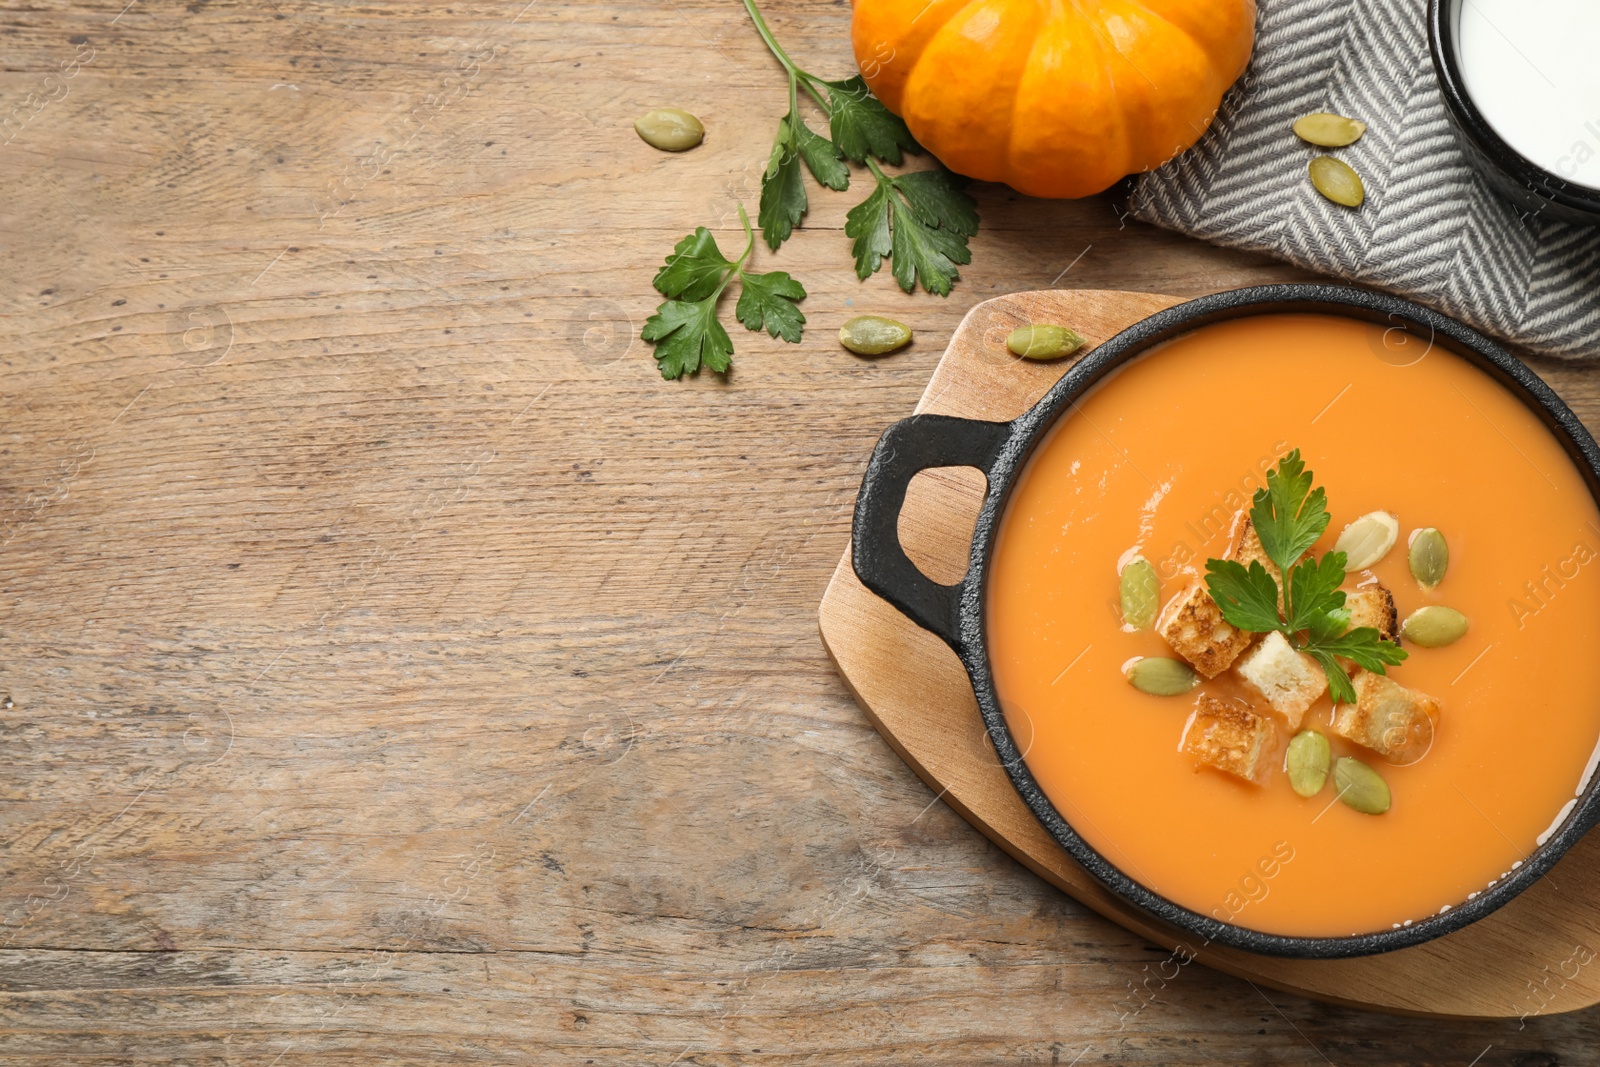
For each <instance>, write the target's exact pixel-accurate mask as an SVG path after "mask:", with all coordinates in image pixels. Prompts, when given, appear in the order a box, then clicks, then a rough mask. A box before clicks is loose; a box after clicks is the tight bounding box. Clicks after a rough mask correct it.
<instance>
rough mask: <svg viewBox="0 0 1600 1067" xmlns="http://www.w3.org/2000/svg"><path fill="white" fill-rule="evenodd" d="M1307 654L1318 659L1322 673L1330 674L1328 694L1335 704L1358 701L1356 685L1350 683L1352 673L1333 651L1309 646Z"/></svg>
mask: <svg viewBox="0 0 1600 1067" xmlns="http://www.w3.org/2000/svg"><path fill="white" fill-rule="evenodd" d="M1306 655H1308V656H1310V657H1311V658H1312V659H1314V660H1316V661H1317V663H1318V665H1320V666H1321V667H1322V673H1323V674H1325V675H1327V676H1328V695H1329V696H1331V697H1332V698H1333V702H1334V703H1335V704H1354V703H1355V702H1356V687H1355V686H1353V685H1351V684H1350V675H1348V674H1346V673H1345V669H1344V664H1342V663H1340V662H1339V661H1338V659H1336V658H1335V657H1334V655H1333V653H1332V652H1329V651H1328V650H1327V649H1323V648H1308V649H1306ZM1380 673H1381V672H1380Z"/></svg>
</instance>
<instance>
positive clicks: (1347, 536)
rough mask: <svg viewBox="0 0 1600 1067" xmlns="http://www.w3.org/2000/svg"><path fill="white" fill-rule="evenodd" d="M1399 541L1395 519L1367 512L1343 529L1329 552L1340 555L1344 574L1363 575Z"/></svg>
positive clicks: (1398, 530)
mask: <svg viewBox="0 0 1600 1067" xmlns="http://www.w3.org/2000/svg"><path fill="white" fill-rule="evenodd" d="M1399 537H1400V520H1399V519H1397V518H1395V517H1394V516H1393V515H1391V514H1389V513H1388V512H1387V511H1371V512H1368V513H1367V514H1365V515H1363V516H1361V517H1360V518H1359V519H1357V520H1356V521H1355V522H1352V523H1351V524H1350V525H1349V526H1346V527H1345V528H1344V532H1343V533H1341V534H1340V535H1339V540H1337V541H1335V542H1334V543H1333V550H1334V551H1335V552H1343V553H1344V569H1345V570H1346V571H1364V570H1366V569H1367V568H1368V567H1370V566H1372V565H1373V564H1374V563H1377V562H1378V561H1379V560H1380V559H1382V558H1383V557H1384V556H1387V555H1388V554H1389V550H1390V549H1391V548H1393V547H1394V543H1395V541H1397V540H1398V539H1399Z"/></svg>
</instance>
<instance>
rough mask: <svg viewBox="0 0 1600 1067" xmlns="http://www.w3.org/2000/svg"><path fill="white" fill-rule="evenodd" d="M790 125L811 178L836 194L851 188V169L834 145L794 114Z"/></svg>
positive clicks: (790, 116) (790, 118) (790, 117)
mask: <svg viewBox="0 0 1600 1067" xmlns="http://www.w3.org/2000/svg"><path fill="white" fill-rule="evenodd" d="M789 125H790V128H792V129H793V130H794V131H795V147H796V148H798V149H799V150H800V158H801V159H804V160H805V161H806V168H807V169H808V170H810V171H811V176H812V177H813V178H815V179H817V181H819V182H821V183H822V184H823V185H826V186H827V187H828V188H829V189H832V190H833V191H834V192H836V193H837V192H843V191H844V190H845V189H848V188H850V168H849V167H847V166H845V165H844V161H843V160H842V159H841V158H840V156H839V149H838V148H837V147H835V146H834V143H833V142H832V141H830V140H828V139H827V138H826V137H824V136H822V134H820V133H817V132H816V131H815V130H813V129H812V128H811V127H810V126H807V125H806V124H805V123H804V122H801V121H800V117H799V116H798V115H795V114H793V113H791V114H790V115H789Z"/></svg>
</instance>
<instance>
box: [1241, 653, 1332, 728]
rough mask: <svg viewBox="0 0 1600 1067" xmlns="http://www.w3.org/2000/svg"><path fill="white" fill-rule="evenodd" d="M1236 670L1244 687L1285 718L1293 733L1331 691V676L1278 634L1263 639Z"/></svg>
mask: <svg viewBox="0 0 1600 1067" xmlns="http://www.w3.org/2000/svg"><path fill="white" fill-rule="evenodd" d="M1236 669H1237V670H1238V672H1239V677H1241V678H1243V679H1244V682H1245V684H1246V685H1248V686H1249V687H1250V688H1251V689H1253V690H1255V691H1256V692H1257V693H1260V694H1261V697H1262V699H1264V700H1265V701H1266V702H1267V703H1268V704H1270V705H1272V710H1273V711H1275V712H1277V713H1278V714H1279V715H1282V716H1283V717H1284V720H1285V721H1286V722H1288V724H1289V729H1291V730H1298V729H1299V728H1300V720H1302V719H1304V718H1305V716H1306V709H1307V708H1309V707H1311V705H1312V704H1315V703H1316V702H1317V698H1318V697H1320V696H1321V695H1322V694H1323V693H1325V692H1327V691H1328V676H1327V675H1326V674H1324V673H1322V668H1321V667H1319V666H1318V665H1317V661H1316V660H1314V659H1312V658H1311V657H1310V656H1308V655H1306V654H1305V653H1304V652H1297V651H1296V650H1295V649H1294V646H1292V645H1290V644H1289V642H1288V641H1287V640H1285V639H1284V636H1283V635H1282V634H1280V633H1278V632H1277V631H1273V632H1272V633H1270V634H1268V635H1267V636H1266V637H1264V638H1262V640H1261V643H1260V644H1259V645H1257V646H1256V647H1255V648H1252V649H1251V650H1250V652H1249V654H1248V655H1246V656H1245V657H1244V658H1243V659H1241V660H1240V661H1239V666H1238V667H1237V668H1236Z"/></svg>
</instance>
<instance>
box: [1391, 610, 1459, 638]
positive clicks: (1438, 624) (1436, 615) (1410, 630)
mask: <svg viewBox="0 0 1600 1067" xmlns="http://www.w3.org/2000/svg"><path fill="white" fill-rule="evenodd" d="M1466 632H1467V617H1466V616H1465V615H1463V614H1461V612H1459V611H1457V610H1456V609H1455V608H1447V607H1445V606H1444V605H1443V604H1429V605H1428V606H1427V607H1425V608H1418V609H1417V610H1416V611H1413V612H1412V613H1411V614H1410V615H1408V616H1406V621H1405V622H1403V623H1401V624H1400V636H1401V637H1404V638H1405V639H1406V640H1407V641H1410V642H1412V643H1413V644H1418V645H1421V646H1422V647H1423V648H1443V647H1444V646H1445V645H1452V644H1455V643H1456V642H1457V641H1459V640H1461V638H1462V636H1463V635H1465V634H1466Z"/></svg>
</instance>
